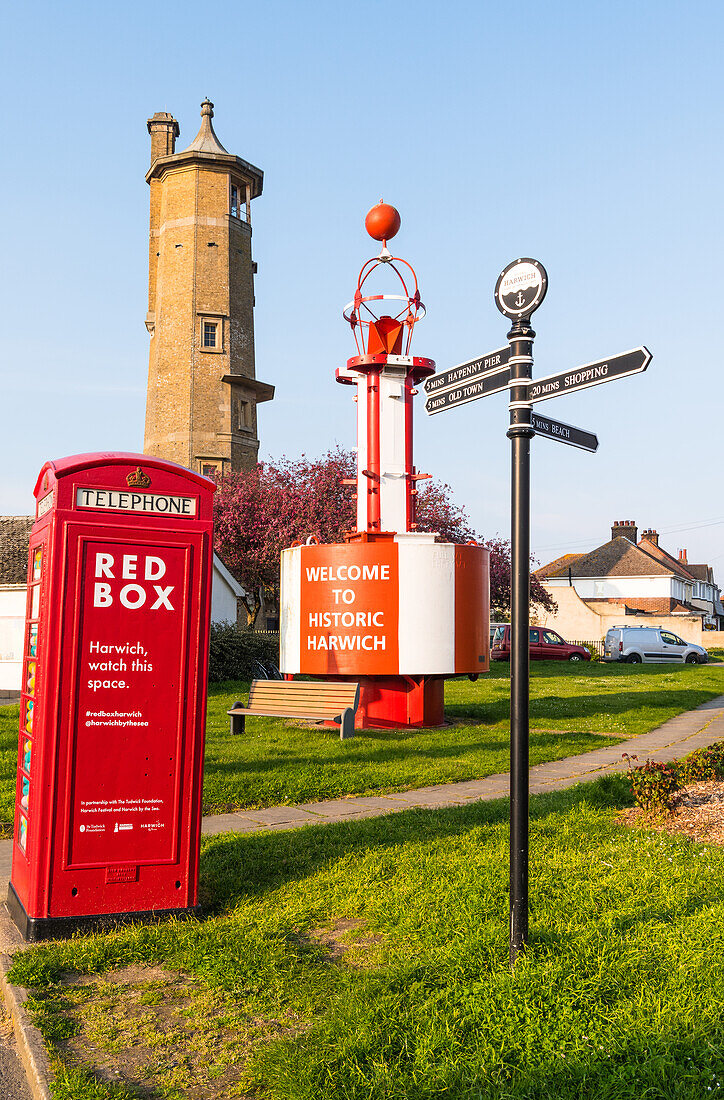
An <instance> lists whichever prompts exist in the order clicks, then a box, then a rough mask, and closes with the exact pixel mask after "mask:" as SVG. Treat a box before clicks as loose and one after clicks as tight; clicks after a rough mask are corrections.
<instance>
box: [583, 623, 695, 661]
mask: <svg viewBox="0 0 724 1100" xmlns="http://www.w3.org/2000/svg"><path fill="white" fill-rule="evenodd" d="M603 659H604V661H628V662H629V664H639V663H641V662H643V663H644V664H663V663H664V662H675V663H676V664H687V665H696V664H699V665H705V664H706V662H707V661H708V660H709V654H708V653H707V651H706V650H705V649H703V648H702V647H701V646H700V645H695V644H694V643H693V642H685V641H684V639H683V638H680V637H679V635H678V634H674V633H673V631H671V630H664V628H663V627H660V626H613V627H611V629H610V630H607V631H606V638H605V641H604V643H603Z"/></svg>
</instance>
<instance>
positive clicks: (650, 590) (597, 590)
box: [545, 577, 676, 600]
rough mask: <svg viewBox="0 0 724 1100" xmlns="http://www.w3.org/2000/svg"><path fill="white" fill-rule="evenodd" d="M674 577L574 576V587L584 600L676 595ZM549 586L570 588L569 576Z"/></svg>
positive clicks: (551, 581) (558, 578) (550, 582)
mask: <svg viewBox="0 0 724 1100" xmlns="http://www.w3.org/2000/svg"><path fill="white" fill-rule="evenodd" d="M673 580H674V578H673V577H574V578H573V587H574V588H575V590H576V592H577V593H578V595H579V596H580V597H581V599H583V600H590V599H608V598H609V597H616V596H641V597H643V596H659V597H667V596H672V595H676V593H675V592H674V591H673V585H672V582H673ZM545 583H546V587H547V588H568V587H569V585H568V577H554V578H551V580H548V581H546V582H545Z"/></svg>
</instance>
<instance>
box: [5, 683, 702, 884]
mask: <svg viewBox="0 0 724 1100" xmlns="http://www.w3.org/2000/svg"><path fill="white" fill-rule="evenodd" d="M714 741H724V695H720V696H718V697H717V698H716V699H711V700H710V701H709V702H708V703H703V704H702V705H701V706H700V707H697V708H696V710H690V711H687V712H686V713H685V714H679V715H677V717H676V718H670V719H669V721H668V722H664V724H663V726H659V727H658V729H655V730H651V732H650V733H643V734H641V736H640V737H634V738H632V739H631V740H630V741H624V742H621V743H620V744H618V745H607V746H605V747H604V748H601V749H594V750H593V752H586V753H582V754H581V755H580V756H568V757H566V758H565V759H564V760H554V761H552V762H551V763H549V764H536V765H535V767H533V768H531V769H530V790H531V794H543V793H545V792H546V791H551V790H560V789H561V788H563V787H573V786H575V784H576V783H587V782H590V781H591V780H593V779H598V777H599V776H601V775H607V774H608V773H610V772H619V771H625V770H626V767H627V765H626V761H625V760H623V759H622V753H624V752H627V753H631V754H635V755H636V756H638V758H639V760H640V761H641V763H643V762H644V760H645V759H646V757H647V756H648V757H651V758H652V759H654V758H655V759H656V760H675V759H676V758H677V757H680V756H687V755H688V754H689V753H690V752H693V751H694V749H699V748H702V747H704V746H705V745H711V744H712V743H713V742H714ZM509 784H510V776H509V775H508V773H507V772H506V773H505V774H502V775H489V776H487V777H486V778H485V779H467V780H464V781H463V782H462V783H442V784H439V785H437V786H435V787H419V788H417V789H416V790H414V791H401V792H400V793H399V794H387V795H373V796H368V795H350V796H348V797H347V798H337V799H334V800H333V801H331V802H305V803H303V804H302V805H297V806H270V807H269V808H268V809H266V810H243V811H239V812H238V813H231V814H215V815H213V816H210V817H205V818H204V820H203V823H202V826H201V829H202V832H203V833H205V834H206V835H213V834H215V833H253V832H258V831H259V830H261V829H297V828H299V827H300V826H301V825H321V824H329V823H331V822H334V821H353V820H357V819H359V818H362V817H378V816H380V815H381V814H393V813H399V812H400V810H411V809H420V808H424V809H436V808H439V807H442V806H462V805H464V804H465V803H466V802H480V801H483V802H484V801H488V800H489V799H492V798H505V797H506V795H508V793H509ZM0 873H1V872H0Z"/></svg>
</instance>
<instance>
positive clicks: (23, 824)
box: [18, 814, 28, 851]
mask: <svg viewBox="0 0 724 1100" xmlns="http://www.w3.org/2000/svg"><path fill="white" fill-rule="evenodd" d="M18 844H19V845H20V847H21V848H22V850H23V851H25V850H26V848H27V846H28V822H27V819H26V818H24V817H23V816H22V814H21V816H20V825H19V826H18Z"/></svg>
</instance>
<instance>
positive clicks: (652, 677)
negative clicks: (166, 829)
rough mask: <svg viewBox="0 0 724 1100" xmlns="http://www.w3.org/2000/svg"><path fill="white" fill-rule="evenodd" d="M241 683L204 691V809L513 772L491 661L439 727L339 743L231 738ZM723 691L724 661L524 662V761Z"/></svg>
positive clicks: (251, 731)
mask: <svg viewBox="0 0 724 1100" xmlns="http://www.w3.org/2000/svg"><path fill="white" fill-rule="evenodd" d="M247 689H248V685H247V684H243V683H224V684H213V685H212V686H211V689H210V692H209V708H208V722H207V741H206V762H205V775H204V813H207V814H208V813H223V812H225V811H227V810H233V809H244V808H258V807H261V806H273V805H279V804H289V803H299V802H308V801H315V800H321V799H329V798H338V797H341V796H344V795H349V794H364V793H369V792H372V791H400V790H405V789H407V788H414V787H424V786H427V785H429V784H435V783H447V782H454V781H458V780H464V779H480V778H482V777H484V776H486V775H493V774H495V773H496V772H505V771H507V770H508V762H509V750H508V742H509V730H510V723H509V667H508V665H507V664H506V663H503V662H494V663H493V667H492V669H491V671H490V672H489V673H487V674H485V675H484V676H481V678H480V679H479V680H478V681H477V682H476V683H471V682H470V681H469V680H467V679H463V680H451V681H448V683H447V684H446V688H445V704H446V706H445V709H446V715H447V717H448V718H449V720H450V722H451V723H452V724H451V725H449V726H447V727H445V728H443V729H435V730H421V731H405V730H364V731H360V732H358V734H357V735H356V736H355V737H354V738H352V739H351V740H349V741H344V742H341V741H340V740H339V737H338V735H337V733H336V732H335V731H334V730H327V729H321V728H318V727H313V726H312V727H306V728H305V727H301V726H300V725H298V724H297V725H295V724H293V723H290V722H286V721H284V720H279V719H273V718H254V719H248V720H247V726H246V733H245V734H244V735H243V736H241V737H231V736H230V734H229V719H228V717H227V715H226V711H227V710H228V709H229V707H230V706H231V704H232V702H233V701H234V700H235V699H238V698H242V697H243V696H244V694H245V692H246V690H247ZM722 693H724V667H717V666H709V665H686V666H684V667H676V666H671V665H669V666H664V667H657V666H654V665H605V664H599V663H595V662H594V663H591V664H585V665H583V666H581V665H568V664H561V663H559V662H537V663H535V664H533V665H532V666H531V739H530V760H531V764H540V763H543V762H544V761H548V760H558V759H561V758H562V757H566V756H573V755H576V754H577V753H582V752H588V751H589V750H591V749H594V748H598V747H600V745H601V743H602V742H601V736H600V735H601V734H603V735H607V736H609V737H614V738H618V739H621V740H623V739H626V738H628V737H633V736H635V735H636V734H639V733H645V732H646V731H647V730H650V729H653V728H654V727H656V726H658V725H660V724H661V723H662V722H665V721H666V720H667V719H668V718H671V717H673V716H674V715H676V714H680V713H681V712H682V711H686V710H690V709H692V708H693V707H695V706H698V705H699V703H703V702H705V701H706V700H707V699H711V698H713V697H714V696H716V695H720V694H722ZM17 723H18V708H17V707H3V708H0V830H2V832H3V834H4V835H9V832H10V831H11V829H12V825H11V822H12V816H13V800H14V796H15V761H16V752H17Z"/></svg>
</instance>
